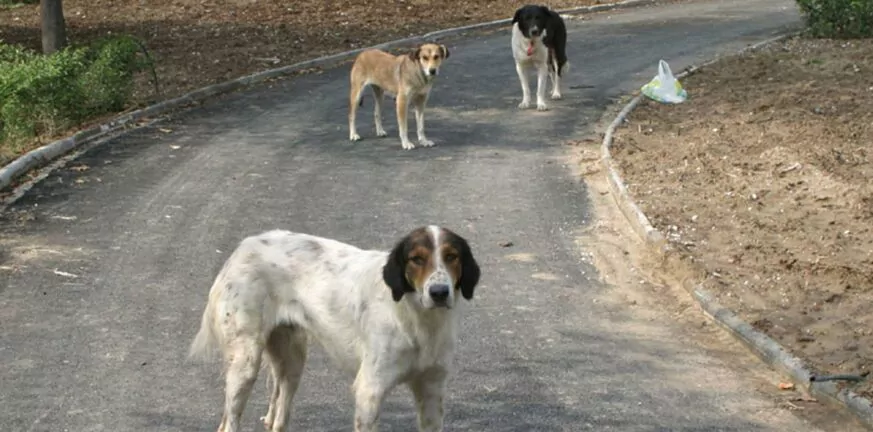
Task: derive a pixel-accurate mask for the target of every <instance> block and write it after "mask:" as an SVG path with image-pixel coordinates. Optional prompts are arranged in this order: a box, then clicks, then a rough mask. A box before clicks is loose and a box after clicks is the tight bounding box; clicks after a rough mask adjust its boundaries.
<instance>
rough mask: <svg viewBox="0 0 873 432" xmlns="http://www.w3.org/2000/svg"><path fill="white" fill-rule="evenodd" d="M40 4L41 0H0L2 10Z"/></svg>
mask: <svg viewBox="0 0 873 432" xmlns="http://www.w3.org/2000/svg"><path fill="white" fill-rule="evenodd" d="M34 4H39V0H0V9H3V8H16V7H19V6H24V5H34Z"/></svg>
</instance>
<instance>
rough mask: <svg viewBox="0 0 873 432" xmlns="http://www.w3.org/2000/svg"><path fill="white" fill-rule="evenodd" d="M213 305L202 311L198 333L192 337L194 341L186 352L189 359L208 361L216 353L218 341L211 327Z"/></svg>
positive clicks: (210, 304)
mask: <svg viewBox="0 0 873 432" xmlns="http://www.w3.org/2000/svg"><path fill="white" fill-rule="evenodd" d="M212 310H213V305H212V302H211V301H210V303H209V304H208V305H207V306H206V309H205V310H204V311H203V317H202V318H201V320H200V331H198V332H197V336H194V341H193V342H191V347H190V349H189V350H188V358H189V359H199V360H210V359H212V358H213V357H214V356H215V353H216V352H217V351H218V347H219V340H218V335H217V334H216V333H215V328H214V327H213V323H214V320H213V314H212Z"/></svg>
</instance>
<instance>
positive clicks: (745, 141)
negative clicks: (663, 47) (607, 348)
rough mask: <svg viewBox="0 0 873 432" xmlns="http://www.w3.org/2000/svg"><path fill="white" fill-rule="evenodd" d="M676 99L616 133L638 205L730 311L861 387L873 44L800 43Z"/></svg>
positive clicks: (696, 79) (701, 77)
mask: <svg viewBox="0 0 873 432" xmlns="http://www.w3.org/2000/svg"><path fill="white" fill-rule="evenodd" d="M683 85H684V86H685V88H686V89H687V91H688V93H689V100H688V101H686V102H685V103H682V104H679V105H662V104H658V103H656V102H653V101H649V100H647V101H646V102H644V103H642V104H641V106H640V107H639V108H638V109H637V110H635V111H634V112H633V113H632V115H631V116H630V119H629V123H628V124H627V125H626V127H625V128H622V129H621V130H619V131H617V137H616V142H615V151H614V157H615V158H616V160H617V161H618V162H619V165H620V169H621V171H622V174H623V176H624V178H625V180H626V181H627V184H628V188H629V191H630V192H631V194H632V195H633V196H634V199H635V200H636V201H637V203H638V204H639V205H640V207H641V208H642V210H643V211H644V212H645V213H646V215H647V216H648V217H649V218H650V219H651V222H652V223H653V225H654V226H655V227H656V228H658V229H659V230H661V231H662V232H663V233H664V234H665V235H666V237H667V238H668V241H669V243H670V245H671V246H672V247H673V250H674V252H673V253H674V254H675V255H674V256H678V257H680V258H681V259H682V260H684V261H686V262H687V263H690V265H691V268H692V269H694V271H695V275H694V276H695V279H696V280H698V281H702V283H703V285H704V287H705V288H706V289H707V290H709V291H711V292H713V293H714V294H716V295H717V296H718V298H719V301H720V302H721V303H723V304H724V305H725V306H728V307H730V308H732V309H733V310H734V311H737V312H738V313H739V314H740V315H741V316H742V317H743V318H744V319H746V320H747V321H748V322H751V323H753V325H755V326H756V327H757V328H758V329H760V330H762V331H764V332H765V333H767V334H768V335H770V336H771V337H773V338H774V339H776V340H777V341H779V342H780V343H782V344H783V345H784V346H786V347H787V348H788V349H790V350H791V351H792V352H794V353H796V354H797V355H799V356H801V357H802V358H804V359H805V360H807V361H808V362H809V363H810V365H811V366H813V367H814V368H816V369H818V371H819V372H821V373H825V374H830V373H848V374H866V373H868V372H869V371H870V368H871V367H873V229H871V228H873V150H871V148H870V143H873V103H871V97H873V40H861V41H834V40H811V39H805V38H795V39H791V40H788V41H785V42H781V43H777V44H773V45H771V46H768V47H766V48H765V49H763V50H761V51H758V52H755V53H750V54H746V55H743V56H739V57H732V58H729V59H725V60H722V61H720V62H718V63H717V64H715V65H712V66H709V67H707V68H705V69H704V70H702V71H701V72H700V73H697V74H695V75H692V76H691V77H689V78H688V79H687V80H685V81H684V83H683ZM857 390H858V391H860V392H861V393H862V394H866V395H867V396H873V386H871V385H870V384H868V383H862V384H861V385H859V386H858V388H857Z"/></svg>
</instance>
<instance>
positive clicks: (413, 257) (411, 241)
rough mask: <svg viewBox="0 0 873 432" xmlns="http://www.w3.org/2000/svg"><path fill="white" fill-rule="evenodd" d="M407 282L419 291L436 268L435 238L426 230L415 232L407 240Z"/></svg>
mask: <svg viewBox="0 0 873 432" xmlns="http://www.w3.org/2000/svg"><path fill="white" fill-rule="evenodd" d="M406 250H407V251H409V252H408V253H407V254H406V269H405V272H406V280H408V281H409V283H410V284H411V285H412V287H413V288H415V289H416V290H418V291H421V290H422V289H423V287H424V282H425V281H426V280H427V278H428V277H429V276H430V275H431V273H433V271H434V268H435V267H436V254H435V253H434V252H435V247H434V244H433V238H432V237H431V235H430V232H428V230H427V229H426V228H421V229H417V230H415V231H413V232H412V233H411V234H410V235H409V237H408V238H407V247H406Z"/></svg>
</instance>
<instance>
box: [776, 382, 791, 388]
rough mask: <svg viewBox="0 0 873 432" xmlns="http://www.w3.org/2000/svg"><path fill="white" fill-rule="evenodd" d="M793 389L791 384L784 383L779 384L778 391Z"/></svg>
mask: <svg viewBox="0 0 873 432" xmlns="http://www.w3.org/2000/svg"><path fill="white" fill-rule="evenodd" d="M793 388H794V384H793V383H784V382H781V383H779V390H791V389H793Z"/></svg>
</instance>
